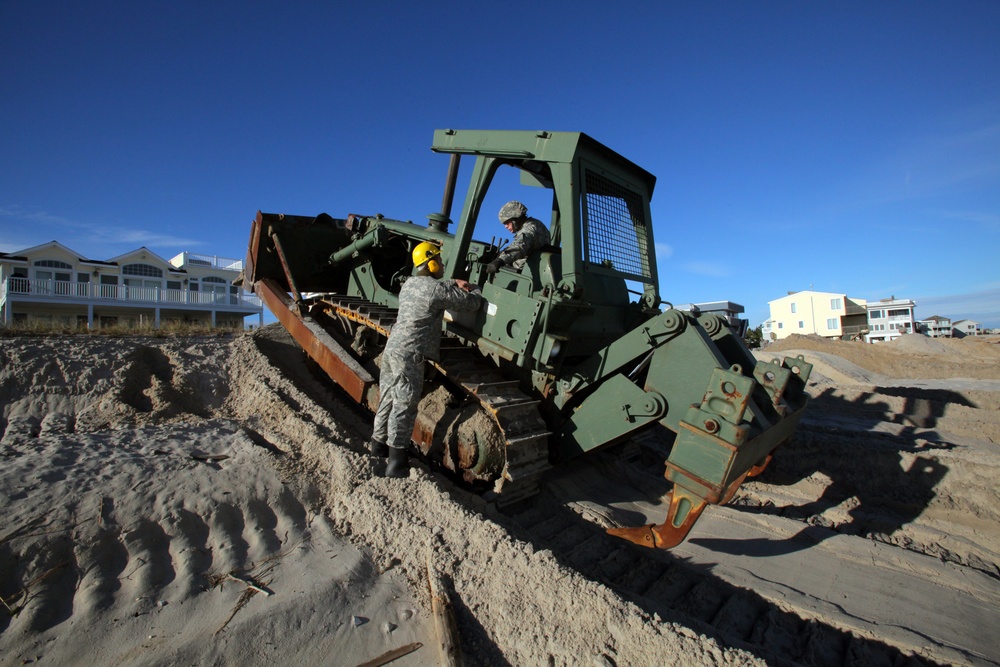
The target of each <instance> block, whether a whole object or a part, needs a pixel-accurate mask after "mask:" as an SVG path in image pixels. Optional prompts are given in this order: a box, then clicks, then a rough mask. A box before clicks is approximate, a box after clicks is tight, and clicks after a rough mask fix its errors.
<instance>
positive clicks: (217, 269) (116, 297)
mask: <svg viewBox="0 0 1000 667" xmlns="http://www.w3.org/2000/svg"><path fill="white" fill-rule="evenodd" d="M242 268H243V262H242V260H236V259H224V258H221V257H214V256H211V255H196V254H193V253H187V252H183V253H181V254H179V255H177V256H176V257H174V258H173V259H171V260H170V261H167V260H164V259H163V258H161V257H160V256H158V255H157V254H156V253H154V252H152V251H151V250H149V249H147V248H145V247H143V248H138V249H136V250H133V251H131V252H127V253H125V254H123V255H119V256H117V257H113V258H111V259H109V260H96V259H87V258H85V257H82V256H80V254H79V253H77V252H74V251H73V250H71V249H70V248H67V247H66V246H64V245H62V244H61V243H58V242H57V241H50V242H49V243H44V244H42V245H38V246H34V247H32V248H26V249H24V250H20V251H17V252H13V253H0V326H3V325H9V324H12V323H15V322H26V323H27V322H33V321H37V322H48V323H52V324H57V325H61V326H70V327H73V326H76V327H84V328H99V327H105V326H113V325H124V326H135V325H140V324H148V325H151V326H153V327H159V326H160V325H161V323H163V322H190V323H200V324H210V325H211V326H213V327H235V328H243V324H244V320H245V319H246V318H247V317H253V316H256V317H257V324H258V325H263V322H264V308H263V305H262V304H261V301H260V299H259V298H258V297H256V296H254V295H252V294H247V293H246V292H244V290H243V288H242V287H241V286H238V285H234V284H233V281H234V280H235V279H236V278H237V277H238V276H239V275H240V271H241V270H242Z"/></svg>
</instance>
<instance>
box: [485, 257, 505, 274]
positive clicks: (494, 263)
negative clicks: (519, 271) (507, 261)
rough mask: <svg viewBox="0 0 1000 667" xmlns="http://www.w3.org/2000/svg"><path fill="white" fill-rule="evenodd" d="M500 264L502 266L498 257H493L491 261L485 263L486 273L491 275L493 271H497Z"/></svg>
mask: <svg viewBox="0 0 1000 667" xmlns="http://www.w3.org/2000/svg"><path fill="white" fill-rule="evenodd" d="M501 266H503V262H501V261H500V260H499V259H494V260H493V261H492V262H490V263H489V264H487V265H486V273H488V274H489V275H493V274H494V273H496V272H497V269H499V268H500V267H501Z"/></svg>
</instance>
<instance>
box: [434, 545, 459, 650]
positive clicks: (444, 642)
mask: <svg viewBox="0 0 1000 667" xmlns="http://www.w3.org/2000/svg"><path fill="white" fill-rule="evenodd" d="M427 582H428V584H429V585H430V591H431V613H432V614H433V616H434V627H435V629H436V630H437V637H438V651H439V652H440V654H441V664H442V665H444V666H445V667H462V665H463V664H464V663H463V660H462V647H461V645H460V644H459V641H458V625H457V624H456V623H455V610H454V608H453V607H452V604H451V598H449V596H448V589H447V587H446V586H445V583H444V580H443V578H442V577H441V574H440V573H439V572H438V570H437V568H436V567H434V562H433V552H432V551H430V550H428V553H427Z"/></svg>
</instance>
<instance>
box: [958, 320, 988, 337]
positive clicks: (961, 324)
mask: <svg viewBox="0 0 1000 667" xmlns="http://www.w3.org/2000/svg"><path fill="white" fill-rule="evenodd" d="M980 334H982V329H981V325H980V324H979V322H976V321H975V320H958V321H957V322H955V323H953V324H952V325H951V335H952V336H954V337H955V338H965V337H966V336H979V335H980Z"/></svg>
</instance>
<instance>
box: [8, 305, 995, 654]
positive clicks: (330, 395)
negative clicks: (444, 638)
mask: <svg viewBox="0 0 1000 667" xmlns="http://www.w3.org/2000/svg"><path fill="white" fill-rule="evenodd" d="M781 355H791V356H797V355H803V356H804V357H805V358H806V360H807V361H809V362H811V363H813V364H815V370H814V372H813V376H812V377H811V379H810V382H809V387H808V391H809V394H810V396H811V402H810V405H809V408H808V409H807V413H806V415H805V417H804V418H803V421H802V423H801V425H800V428H799V430H798V431H797V432H796V435H795V436H794V438H793V439H792V441H791V442H789V443H787V444H786V445H784V446H783V447H781V448H780V449H779V450H778V451H777V452H776V454H775V458H774V462H773V463H772V465H771V466H770V467H769V468H768V469H767V470H766V471H765V472H764V473H763V474H762V475H761V476H760V477H757V478H755V479H754V480H752V481H751V482H749V483H747V484H745V485H744V486H743V488H742V489H741V491H740V492H739V493H738V494H737V496H736V497H735V498H734V499H733V501H732V503H730V504H729V505H727V506H725V507H714V506H713V507H710V508H708V509H707V510H706V511H705V514H704V515H703V517H702V519H701V520H700V521H699V523H698V524H697V525H696V526H695V529H694V530H693V531H692V533H691V535H690V536H689V538H688V540H687V541H685V542H684V543H682V544H681V545H680V546H678V547H677V548H675V549H674V550H672V551H668V552H651V551H646V550H643V549H641V548H639V547H634V546H632V545H627V544H624V543H622V542H620V541H618V540H614V539H613V538H610V537H608V536H606V535H605V533H604V528H606V527H609V526H615V525H636V524H637V522H642V521H646V520H650V521H657V522H658V521H660V520H661V519H662V513H663V507H662V504H661V502H660V501H661V499H662V497H663V494H664V493H665V492H666V491H667V490H668V489H669V487H668V486H667V482H666V481H665V480H664V479H663V478H662V473H663V465H662V464H663V459H664V458H665V454H666V448H667V447H669V442H668V441H667V440H668V439H667V438H664V437H663V435H662V434H659V433H655V432H654V433H652V434H647V435H646V436H644V437H641V438H637V439H635V440H633V441H629V442H626V443H624V444H622V445H618V446H616V447H614V448H611V449H608V450H605V451H602V452H599V453H598V454H595V455H593V456H589V457H586V458H584V459H580V460H578V461H576V462H573V463H572V464H571V465H568V466H565V467H562V468H559V469H556V470H554V471H553V472H552V473H551V474H550V476H549V477H548V478H547V479H546V483H545V485H544V487H543V491H542V493H541V494H540V495H539V496H537V497H536V498H535V499H533V500H532V501H531V502H530V503H526V504H524V505H523V506H519V507H517V508H516V509H511V510H505V511H503V512H501V511H499V510H498V509H497V508H496V507H494V506H493V505H492V504H490V503H489V502H487V501H486V500H485V499H484V498H483V497H480V496H479V495H476V494H475V493H473V492H471V491H470V490H468V489H465V488H463V487H461V486H459V485H457V484H455V483H454V482H453V481H452V480H451V479H449V478H448V477H447V476H446V475H444V474H443V473H441V472H439V471H436V470H434V469H433V468H432V467H430V466H428V465H426V464H424V463H423V462H416V464H415V465H414V468H413V470H412V471H411V474H410V477H409V478H408V479H404V480H389V479H383V478H381V477H379V476H377V475H376V474H375V466H374V462H373V461H372V460H371V459H370V458H369V456H368V455H367V451H366V446H367V441H368V438H369V436H370V434H371V418H370V415H368V414H367V413H366V412H365V411H363V410H362V409H360V408H359V407H357V406H356V405H353V404H352V403H351V402H350V400H349V399H347V398H346V397H345V396H344V395H343V394H342V393H340V391H339V389H338V388H336V387H335V386H333V385H331V384H330V383H329V382H328V381H326V380H325V378H323V377H320V376H318V375H317V374H316V373H315V372H314V370H313V368H312V367H311V365H310V364H309V363H307V362H306V360H305V357H304V355H303V353H302V351H301V350H300V349H299V348H298V346H297V345H296V344H295V343H294V342H293V341H292V340H291V338H290V337H288V335H287V334H286V333H285V332H284V330H282V329H281V328H280V327H277V326H276V325H273V326H268V327H264V328H263V329H259V330H255V331H252V332H243V333H238V334H223V335H219V336H197V337H178V338H154V337H121V338H105V337H101V336H87V335H78V336H60V337H8V338H0V406H2V414H0V433H2V437H0V457H2V458H0V461H2V466H0V597H2V600H3V604H2V605H0V664H2V665H24V664H36V663H37V664H48V665H84V664H86V665H99V664H103V665H177V664H191V665H229V664H240V665H271V664H275V663H277V662H278V661H282V662H288V663H290V664H303V665H364V664H381V663H380V661H382V663H384V661H386V660H389V659H390V658H391V657H392V656H393V655H394V654H393V653H392V652H393V651H396V652H397V653H400V652H404V651H406V653H405V655H401V656H400V657H398V658H396V659H395V660H394V661H392V662H391V664H393V665H429V664H438V663H439V661H440V652H439V637H440V635H439V632H438V628H437V626H436V619H435V615H434V613H433V605H432V594H431V591H430V589H429V585H428V582H429V574H428V573H429V572H430V573H431V576H430V579H433V580H434V581H435V582H436V583H437V584H438V585H439V586H441V589H443V591H444V595H445V596H446V597H447V599H448V600H449V601H450V602H451V604H452V605H453V613H454V618H455V622H456V628H457V635H456V636H457V638H458V642H459V647H460V650H461V658H462V661H463V662H464V664H466V665H588V666H589V665H595V666H599V667H607V666H625V665H764V664H773V665H786V664H787V665H796V664H803V665H843V664H852V665H868V664H886V665H922V664H926V665H935V664H948V665H950V664H957V665H998V664H1000V639H998V638H997V636H996V632H995V628H996V627H1000V483H998V479H1000V475H998V472H1000V340H998V339H997V338H983V339H964V340H931V339H927V338H923V337H919V336H905V337H903V338H901V339H899V340H897V341H895V342H892V343H886V344H882V345H864V344H859V343H846V342H839V341H826V340H822V339H817V338H815V337H800V336H793V337H791V338H789V339H786V340H785V341H781V342H780V343H779V344H774V345H771V346H769V347H768V348H766V349H765V350H762V351H760V352H758V356H760V357H761V358H772V357H775V356H781ZM441 589H439V592H440V590H441Z"/></svg>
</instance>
